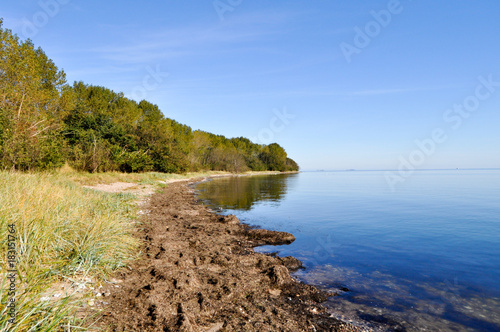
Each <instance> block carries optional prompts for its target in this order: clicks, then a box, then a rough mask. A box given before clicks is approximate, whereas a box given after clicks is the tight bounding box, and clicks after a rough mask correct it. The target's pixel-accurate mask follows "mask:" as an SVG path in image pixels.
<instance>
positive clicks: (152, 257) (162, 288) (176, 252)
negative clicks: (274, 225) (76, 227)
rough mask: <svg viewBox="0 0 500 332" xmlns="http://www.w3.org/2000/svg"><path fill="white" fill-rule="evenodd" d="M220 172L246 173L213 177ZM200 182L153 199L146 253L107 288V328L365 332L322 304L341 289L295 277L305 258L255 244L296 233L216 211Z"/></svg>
mask: <svg viewBox="0 0 500 332" xmlns="http://www.w3.org/2000/svg"><path fill="white" fill-rule="evenodd" d="M276 174H280V173H276ZM221 176H241V175H232V174H228V175H222V174H221V175H215V176H213V177H221ZM210 178H212V176H210ZM199 180H200V179H199V178H198V179H196V180H190V181H189V180H184V181H182V182H181V181H176V182H171V183H169V184H168V186H167V187H166V188H164V190H163V192H161V193H157V194H154V195H153V196H151V197H150V198H149V201H148V202H147V203H146V205H147V207H146V206H145V208H147V211H148V213H147V214H145V215H144V217H143V218H144V219H143V220H142V221H143V225H142V229H140V230H139V231H138V234H137V237H139V238H141V240H143V241H144V244H143V245H142V248H141V250H142V254H141V255H140V256H141V257H140V258H138V259H137V260H135V261H133V262H132V263H131V264H130V266H129V268H128V269H122V270H121V271H119V272H118V273H116V276H115V279H117V280H116V282H115V284H113V285H111V284H109V287H107V288H108V289H106V290H105V292H104V293H107V294H109V295H108V296H107V297H106V298H105V302H107V303H108V304H107V305H105V306H102V307H101V310H103V311H104V312H103V314H102V319H101V321H100V325H101V327H105V326H109V327H111V330H112V331H123V330H141V331H233V330H246V331H262V330H293V331H360V329H359V328H356V327H354V326H352V325H350V324H348V323H345V322H341V321H339V320H337V319H335V318H333V317H332V315H330V314H329V313H328V312H327V311H326V309H325V308H324V307H323V306H322V305H321V303H322V302H324V301H325V300H326V299H327V298H328V297H329V296H334V295H335V294H328V293H325V292H322V291H320V290H318V289H317V288H316V287H314V286H311V285H306V284H303V283H301V282H298V281H296V280H295V279H293V278H292V277H291V276H290V272H293V271H296V270H297V269H299V268H301V266H302V264H301V262H300V261H299V260H298V259H296V258H293V257H278V256H274V255H267V254H261V253H256V252H255V251H254V250H253V248H254V247H256V246H259V245H265V244H274V245H277V244H286V243H291V242H293V240H294V239H295V238H294V237H293V235H292V234H289V233H284V232H275V231H268V230H262V229H253V228H251V227H250V226H248V225H245V224H242V223H240V221H239V220H238V219H237V218H236V217H235V216H222V215H218V214H216V213H214V212H213V211H211V210H210V209H209V208H208V207H206V206H203V205H201V204H200V203H199V202H198V201H197V200H196V196H195V193H194V191H193V190H192V189H191V188H190V187H191V186H192V185H193V184H195V183H197V182H199ZM190 185H191V186H190ZM115 286H118V287H115Z"/></svg>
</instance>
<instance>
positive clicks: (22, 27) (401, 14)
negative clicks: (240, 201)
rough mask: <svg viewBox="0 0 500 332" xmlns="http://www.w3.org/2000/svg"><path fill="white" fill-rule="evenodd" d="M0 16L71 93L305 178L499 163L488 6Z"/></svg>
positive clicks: (179, 4) (23, 11) (147, 7)
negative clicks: (217, 140) (239, 145)
mask: <svg viewBox="0 0 500 332" xmlns="http://www.w3.org/2000/svg"><path fill="white" fill-rule="evenodd" d="M0 17H3V18H4V27H6V28H10V29H12V30H13V31H14V32H15V33H17V34H18V35H19V36H20V37H22V38H23V39H24V38H27V37H29V38H31V39H32V40H33V42H34V43H35V44H36V45H38V46H41V47H42V48H43V49H44V50H45V52H46V53H47V55H48V56H49V57H50V58H52V59H53V60H54V61H55V63H56V65H58V66H59V68H61V69H64V71H65V72H66V74H67V78H68V82H69V83H72V82H73V81H75V80H78V81H79V80H82V81H84V82H85V83H88V84H93V85H102V86H106V87H108V88H111V89H113V90H115V91H117V92H118V91H122V92H124V93H125V95H126V96H128V97H130V98H133V99H136V100H138V101H139V100H140V99H142V98H144V99H146V100H148V101H151V102H153V103H156V104H158V105H159V106H160V108H161V109H162V111H163V112H164V114H165V115H166V116H167V117H170V118H173V119H175V120H177V121H179V122H181V123H185V124H188V125H190V126H191V127H192V128H193V129H202V130H205V131H209V132H212V133H216V134H222V135H225V136H227V137H235V136H245V137H249V138H251V139H253V140H254V141H256V142H257V143H266V144H268V143H271V142H277V143H279V144H280V145H281V146H283V147H284V148H285V149H286V151H287V152H288V154H289V156H290V157H292V158H294V159H295V160H296V161H297V162H298V163H299V165H300V166H301V167H302V169H305V170H313V169H336V170H337V169H351V168H352V169H397V168H401V167H403V168H404V167H415V168H456V167H460V168H498V167H500V153H499V148H500V34H499V31H500V2H498V1H493V0H483V1H480V0H479V1H465V0H464V1H435V0H434V1H431V0H413V1H411V0H401V1H398V0H390V1H386V0H383V1H379V0H365V1H339V0H336V1H333V0H332V1H303V0H300V1H299V0H293V1H292V0H287V1H285V0H282V1H271V0H267V1H262V0H251V1H250V0H216V1H212V0H208V1H179V0H178V1H174V0H164V1H147V0H146V1H141V2H139V1H130V0H121V1H102V0H101V1H96V0H85V1H83V0H40V1H28V0H16V1H2V3H1V4H0ZM417 141H418V142H417ZM405 165H406V166H405ZM408 165H410V166H408Z"/></svg>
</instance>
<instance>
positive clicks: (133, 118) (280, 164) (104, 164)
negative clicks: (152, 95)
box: [0, 21, 298, 173]
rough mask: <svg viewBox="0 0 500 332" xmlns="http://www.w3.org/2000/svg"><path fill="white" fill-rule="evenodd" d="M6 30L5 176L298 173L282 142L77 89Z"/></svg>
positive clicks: (1, 100)
mask: <svg viewBox="0 0 500 332" xmlns="http://www.w3.org/2000/svg"><path fill="white" fill-rule="evenodd" d="M1 24H2V22H1V21H0V169H2V168H3V169H14V170H23V171H30V170H44V169H53V168H58V167H61V166H62V165H63V164H65V163H66V162H67V163H68V164H69V165H70V166H71V167H73V168H75V169H77V170H82V171H87V172H93V173H95V172H108V171H122V172H145V171H157V172H166V173H182V172H188V171H198V170H214V171H230V172H237V173H239V172H245V171H248V170H251V171H264V170H272V171H293V170H298V165H297V164H296V163H295V162H294V161H293V160H291V159H289V158H288V157H287V154H286V152H285V150H284V149H283V148H282V147H281V146H279V145H278V144H276V143H273V144H270V145H267V146H266V145H259V144H255V143H252V142H251V141H250V140H248V139H247V138H243V137H239V138H231V139H228V138H226V137H224V136H221V135H214V134H211V133H207V132H203V131H193V130H192V129H191V128H190V127H189V126H187V125H184V124H181V123H178V122H177V121H175V120H172V119H169V118H167V117H165V116H164V115H163V113H162V111H161V110H160V109H159V108H158V106H157V105H154V104H152V103H150V102H148V101H145V100H142V101H140V102H139V103H137V102H136V101H134V100H131V99H128V98H126V97H125V96H124V95H123V93H117V92H114V91H112V90H110V89H108V88H105V87H101V86H92V85H87V84H85V83H83V82H75V83H74V84H73V85H72V86H70V85H68V84H66V80H65V74H64V72H63V71H62V70H59V69H58V68H57V67H56V66H55V65H54V63H53V62H52V60H50V59H49V58H48V57H47V56H46V55H45V53H44V52H43V50H42V49H40V48H35V46H34V45H33V44H32V42H31V41H30V40H27V41H21V40H20V39H19V38H18V37H17V36H16V35H14V34H13V33H12V32H11V31H10V30H8V29H3V28H2V25H1Z"/></svg>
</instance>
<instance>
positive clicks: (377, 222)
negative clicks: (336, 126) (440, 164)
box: [196, 169, 500, 331]
mask: <svg viewBox="0 0 500 332" xmlns="http://www.w3.org/2000/svg"><path fill="white" fill-rule="evenodd" d="M387 178H388V177H387V172H385V171H332V172H325V171H321V172H300V173H296V174H279V175H257V176H236V177H228V178H218V179H213V180H210V181H206V182H203V183H200V184H199V185H197V187H196V188H197V192H198V195H199V198H200V199H201V200H202V201H203V202H204V203H205V204H208V205H209V206H211V207H212V208H213V209H215V210H218V211H221V212H222V213H223V214H234V215H236V216H237V217H238V218H240V220H241V221H242V222H244V223H247V224H249V225H252V226H253V227H257V228H264V229H271V230H277V231H285V232H289V233H292V234H293V235H294V236H295V237H296V240H295V241H294V242H293V243H292V244H290V245H283V246H262V247H258V248H256V249H255V250H256V251H258V252H263V253H278V254H279V255H280V256H294V257H297V258H299V259H300V260H301V261H302V262H303V264H304V268H303V269H301V270H299V271H297V272H295V273H293V276H294V277H295V278H296V279H298V280H300V281H302V282H305V283H308V284H312V285H315V286H317V287H318V288H320V289H323V290H326V291H331V292H334V293H336V294H337V296H333V297H330V298H329V300H328V301H327V302H325V303H324V305H325V306H326V307H327V309H328V311H329V312H330V313H331V314H332V315H333V316H335V317H337V318H340V319H343V320H345V321H350V322H352V323H353V324H355V325H358V326H359V327H361V328H365V329H371V330H373V331H500V170H459V169H458V170H422V171H415V172H413V174H411V175H409V176H405V178H404V181H400V182H398V183H397V186H394V183H392V184H391V181H387Z"/></svg>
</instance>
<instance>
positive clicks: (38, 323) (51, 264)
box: [0, 172, 138, 331]
mask: <svg viewBox="0 0 500 332" xmlns="http://www.w3.org/2000/svg"><path fill="white" fill-rule="evenodd" d="M132 201H133V196H131V195H124V194H109V193H100V192H96V191H92V190H89V189H85V188H82V187H81V186H79V185H77V184H75V183H74V182H72V181H70V180H68V178H67V176H66V175H60V174H41V173H39V174H20V173H11V172H0V260H1V261H0V264H1V266H2V278H1V279H2V282H3V285H2V288H1V290H0V298H1V299H2V303H6V300H7V298H8V294H7V287H6V274H5V272H6V267H7V239H8V225H9V224H14V225H15V229H16V233H15V235H16V241H15V243H16V251H17V272H18V273H17V275H18V276H17V280H16V291H17V294H16V295H17V296H16V312H17V319H16V323H15V324H11V323H9V322H8V321H7V319H8V318H9V316H8V315H6V311H7V307H6V306H5V305H2V306H1V307H0V308H1V309H0V311H1V312H0V314H1V316H0V330H1V331H54V330H57V329H61V330H68V329H69V330H71V327H73V330H75V328H76V326H77V325H78V322H77V321H76V320H75V317H74V312H75V310H76V307H77V306H78V305H79V304H78V301H77V300H76V297H72V296H66V297H61V298H59V299H55V300H53V301H50V302H47V301H41V300H40V297H41V296H42V294H44V293H45V292H46V291H47V289H48V288H49V287H51V285H53V284H54V282H56V281H57V280H60V279H64V278H72V277H74V276H75V275H82V274H85V275H89V276H94V277H95V276H97V277H104V276H106V275H107V274H109V273H110V272H111V271H113V270H114V269H116V268H118V267H121V266H123V265H124V264H126V262H127V260H129V259H130V258H132V257H133V256H134V255H135V254H136V249H137V247H138V241H137V240H136V239H135V238H134V237H133V236H132V234H133V230H134V227H135V225H134V223H135V221H134V219H133V216H135V215H136V214H135V209H136V207H135V205H134V204H132ZM63 326H65V327H64V328H63Z"/></svg>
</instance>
